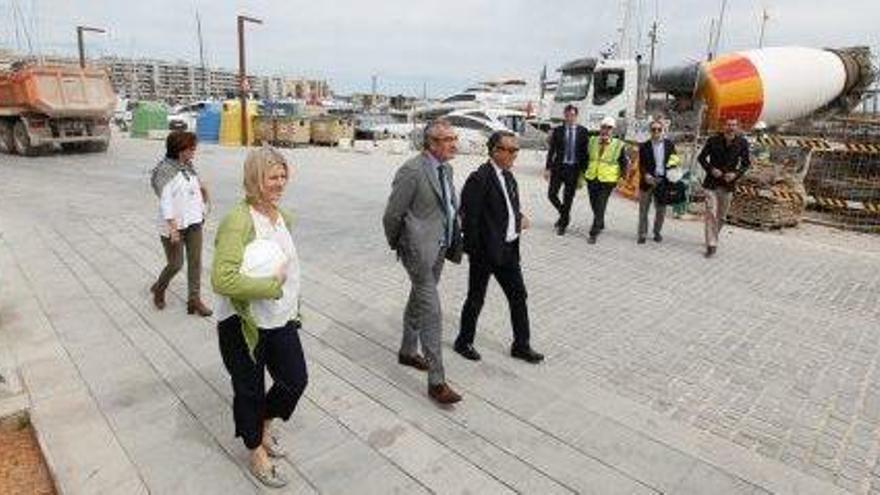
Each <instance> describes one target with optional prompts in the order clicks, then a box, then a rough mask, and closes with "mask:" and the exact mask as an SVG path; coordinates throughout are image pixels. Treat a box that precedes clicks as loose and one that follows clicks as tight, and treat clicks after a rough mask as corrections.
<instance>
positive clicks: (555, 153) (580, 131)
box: [546, 124, 590, 171]
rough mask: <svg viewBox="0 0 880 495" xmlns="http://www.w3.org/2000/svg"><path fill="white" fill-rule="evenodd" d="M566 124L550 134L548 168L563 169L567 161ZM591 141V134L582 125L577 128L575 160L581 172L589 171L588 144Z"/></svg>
mask: <svg viewBox="0 0 880 495" xmlns="http://www.w3.org/2000/svg"><path fill="white" fill-rule="evenodd" d="M565 127H566V126H565V124H563V125H561V126H559V127H557V128H555V129H553V132H552V133H550V143H549V144H550V149H549V150H547V163H546V168H549V169H554V168H558V167H561V166H562V164H563V160H565V132H566V128H565ZM589 141H590V133H589V132H588V131H587V128H586V127H584V126H581V125H578V126H576V127H575V139H574V158H575V164H576V165H577V168H578V169H579V170H581V171H584V170H586V169H587V162H588V161H589V157H588V156H587V144H588V143H589Z"/></svg>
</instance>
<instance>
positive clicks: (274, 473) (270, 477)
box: [251, 464, 287, 488]
mask: <svg viewBox="0 0 880 495" xmlns="http://www.w3.org/2000/svg"><path fill="white" fill-rule="evenodd" d="M251 474H253V475H254V477H255V478H257V479H258V480H260V483H262V484H264V485H266V486H268V487H270V488H281V487H283V486H285V485H287V476H285V475H284V472H283V471H281V470H280V469H278V466H276V465H275V464H269V467H268V469H263V470H260V469H257V467H256V466H254V465H253V464H251Z"/></svg>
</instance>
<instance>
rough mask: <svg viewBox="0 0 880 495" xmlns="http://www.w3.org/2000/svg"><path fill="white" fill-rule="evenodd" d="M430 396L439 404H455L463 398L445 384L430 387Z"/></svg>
mask: <svg viewBox="0 0 880 495" xmlns="http://www.w3.org/2000/svg"><path fill="white" fill-rule="evenodd" d="M428 395H429V396H430V397H431V398H432V399H434V400H435V401H436V402H437V403H438V404H455V403H456V402H458V401H460V400H461V396H460V395H458V394H457V393H455V390H452V389H451V388H449V385H447V384H445V383H441V384H438V385H428Z"/></svg>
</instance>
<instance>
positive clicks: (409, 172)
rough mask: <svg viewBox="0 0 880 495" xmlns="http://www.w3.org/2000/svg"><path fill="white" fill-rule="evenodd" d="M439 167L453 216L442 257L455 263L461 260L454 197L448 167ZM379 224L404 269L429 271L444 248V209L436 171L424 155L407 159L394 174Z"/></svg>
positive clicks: (455, 199) (450, 173) (459, 230)
mask: <svg viewBox="0 0 880 495" xmlns="http://www.w3.org/2000/svg"><path fill="white" fill-rule="evenodd" d="M443 167H444V168H445V170H446V174H445V175H446V178H447V180H448V181H449V184H448V189H447V190H448V191H449V192H450V194H451V196H452V205H453V208H454V211H455V212H456V214H455V217H456V218H455V219H454V224H453V225H454V229H453V236H452V237H453V239H452V243H451V244H452V245H451V246H448V247H446V257H447V258H448V259H450V260H452V261H454V262H458V261H460V260H461V241H460V238H461V226H460V223H459V219H458V213H457V212H458V197H457V196H456V194H455V186H454V184H453V181H452V167H451V166H449V164H444V165H443ZM382 224H383V226H384V228H385V238H386V239H387V240H388V245H389V246H391V249H393V250H395V251H397V253H398V255H399V256H400V258H401V259H402V260H403V262H404V264H405V265H407V268H408V269H415V270H418V271H422V270H428V271H430V270H431V269H432V267H433V266H434V263H435V262H436V261H437V257H438V256H439V254H440V250H441V249H443V248H444V246H443V240H444V229H445V226H446V209H445V208H444V205H443V191H442V189H441V188H440V179H439V177H438V176H437V170H436V169H435V168H434V167H432V166H431V164H430V161H429V159H428V157H427V156H426V155H425V154H424V153H420V154H418V155H416V156H414V157H412V158H410V159H409V160H407V161H406V163H404V164H403V165H402V166H401V167H400V168H399V169H398V170H397V173H396V174H395V176H394V181H393V182H392V184H391V195H390V196H389V198H388V205H387V206H386V207H385V215H384V216H383V217H382Z"/></svg>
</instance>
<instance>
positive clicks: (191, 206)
mask: <svg viewBox="0 0 880 495" xmlns="http://www.w3.org/2000/svg"><path fill="white" fill-rule="evenodd" d="M204 219H205V199H204V198H203V197H202V187H201V183H200V182H199V178H198V176H195V175H190V176H189V178H188V179H187V178H186V177H184V175H183V172H178V173H177V175H175V176H174V178H173V179H171V180H170V181H169V182H168V183H167V184H165V187H163V188H162V195H161V196H160V197H159V219H158V228H159V235H161V236H162V237H168V236H169V235H170V233H169V232H168V220H174V221H175V223H177V229H178V230H183V229H185V228H187V227H189V226H190V225H195V224H198V223H201V222H202V221H204Z"/></svg>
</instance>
